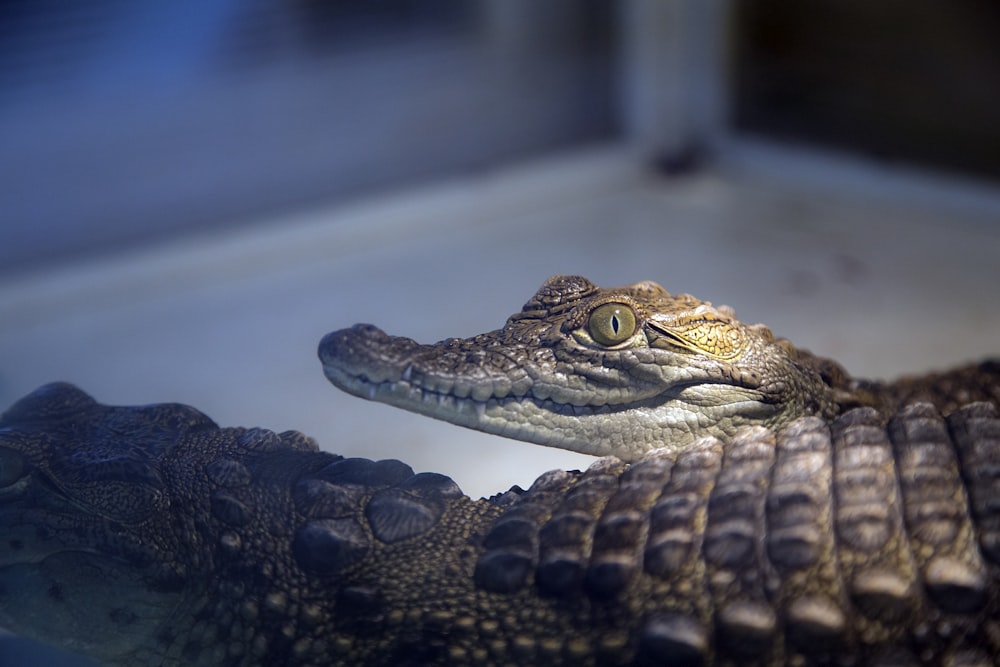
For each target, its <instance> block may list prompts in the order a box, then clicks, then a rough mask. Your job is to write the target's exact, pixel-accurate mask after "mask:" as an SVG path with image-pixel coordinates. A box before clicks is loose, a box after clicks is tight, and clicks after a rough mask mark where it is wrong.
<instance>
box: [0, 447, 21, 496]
mask: <svg viewBox="0 0 1000 667" xmlns="http://www.w3.org/2000/svg"><path fill="white" fill-rule="evenodd" d="M25 467H26V466H25V460H24V455H23V454H21V453H20V452H18V451H16V450H14V449H11V448H9V447H2V446H0V488H3V487H5V486H10V485H11V484H13V483H14V482H16V481H17V480H19V479H21V477H22V476H23V475H24V469H25Z"/></svg>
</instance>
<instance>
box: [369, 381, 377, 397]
mask: <svg viewBox="0 0 1000 667" xmlns="http://www.w3.org/2000/svg"><path fill="white" fill-rule="evenodd" d="M376 393H378V386H377V385H374V384H370V385H368V400H369V401H374V400H375V394H376Z"/></svg>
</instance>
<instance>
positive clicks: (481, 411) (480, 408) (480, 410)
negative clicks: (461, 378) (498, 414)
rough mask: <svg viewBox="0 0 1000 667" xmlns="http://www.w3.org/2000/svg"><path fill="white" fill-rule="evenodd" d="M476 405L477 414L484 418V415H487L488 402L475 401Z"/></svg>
mask: <svg viewBox="0 0 1000 667" xmlns="http://www.w3.org/2000/svg"><path fill="white" fill-rule="evenodd" d="M474 405H475V406H476V416H477V417H479V418H480V419H482V418H483V417H485V416H486V404H485V403H479V402H476V403H474Z"/></svg>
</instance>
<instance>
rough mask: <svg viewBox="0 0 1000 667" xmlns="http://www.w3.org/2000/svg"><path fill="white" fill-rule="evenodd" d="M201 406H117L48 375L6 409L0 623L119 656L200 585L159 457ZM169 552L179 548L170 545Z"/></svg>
mask: <svg viewBox="0 0 1000 667" xmlns="http://www.w3.org/2000/svg"><path fill="white" fill-rule="evenodd" d="M204 427H214V424H213V423H212V422H211V420H209V419H208V418H207V417H205V416H204V415H202V414H201V413H200V412H198V411H197V410H194V409H193V408H186V407H183V406H175V405H164V406H155V407H148V408H135V409H130V410H117V411H116V409H114V408H109V407H106V406H102V405H99V404H98V403H96V402H95V401H94V400H93V399H92V398H91V397H90V396H88V395H87V394H85V393H83V392H82V391H80V390H79V389H76V388H75V387H73V386H72V385H68V384H52V385H47V386H45V387H43V388H41V389H39V390H37V391H35V392H34V393H32V394H30V395H29V396H27V397H25V398H23V399H21V400H20V401H18V402H17V403H16V404H14V405H13V406H12V407H11V408H10V409H9V410H7V411H6V412H5V413H4V414H3V416H2V418H0V535H2V539H0V626H3V627H6V628H8V629H10V630H12V631H14V632H17V633H19V634H24V635H26V636H29V637H34V638H36V639H40V640H42V641H46V642H49V643H53V644H57V645H60V646H63V647H66V648H69V649H71V650H75V651H80V652H83V653H87V654H89V655H94V656H98V657H100V658H102V659H105V660H109V661H117V660H120V659H121V658H122V656H129V655H135V652H136V651H137V649H138V648H139V647H140V646H143V645H147V646H148V644H147V643H146V642H147V639H148V637H150V636H152V635H155V633H156V632H157V630H158V628H162V627H163V625H162V624H163V623H164V622H165V620H166V619H168V618H169V617H170V615H171V613H172V610H173V609H174V608H175V607H176V606H177V605H178V604H179V603H180V601H181V600H182V598H184V596H185V595H186V594H188V593H190V591H189V590H188V586H187V577H186V574H187V568H188V566H189V565H190V563H186V562H184V561H183V559H181V558H178V556H177V554H178V553H179V550H178V549H177V548H176V547H177V544H179V540H177V536H178V526H177V524H176V523H175V520H176V517H175V516H174V515H173V512H172V510H171V498H170V494H169V483H168V480H166V479H164V475H163V470H162V469H161V467H160V463H161V461H162V459H163V458H164V457H165V456H166V455H167V453H168V452H169V451H170V449H171V447H172V446H173V444H174V442H175V440H176V439H177V437H178V435H179V434H183V433H184V432H190V431H192V430H197V429H200V428H204ZM168 556H169V557H168Z"/></svg>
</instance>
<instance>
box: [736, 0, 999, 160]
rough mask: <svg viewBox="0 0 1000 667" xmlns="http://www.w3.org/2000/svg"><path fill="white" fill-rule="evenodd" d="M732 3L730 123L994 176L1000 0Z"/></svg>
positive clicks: (766, 0)
mask: <svg viewBox="0 0 1000 667" xmlns="http://www.w3.org/2000/svg"><path fill="white" fill-rule="evenodd" d="M736 7H737V12H736V26H737V35H738V37H737V43H736V55H735V63H736V68H735V74H736V76H735V79H734V87H735V97H734V100H735V123H734V124H735V127H736V129H737V130H738V131H747V132H755V133H762V134H766V135H770V136H772V137H774V138H776V139H779V140H798V141H807V142H815V143H818V144H821V145H826V146H830V147H833V148H837V149H841V150H850V151H858V152H860V153H862V154H865V155H870V156H873V157H877V158H879V159H883V160H887V161H894V162H917V163H922V164H926V165H932V166H935V167H940V168H945V169H949V170H954V171H956V172H962V173H966V174H971V175H978V176H986V177H989V178H992V179H996V178H998V177H1000V123H998V122H997V119H998V118H1000V42H998V40H997V35H1000V4H997V3H996V2H990V1H989V0H979V1H976V0H973V1H966V2H948V3H938V2H911V1H906V0H888V1H886V2H842V1H839V0H819V1H817V2H809V3H802V2H795V1H794V0H757V1H755V2H747V3H738V4H737V5H736Z"/></svg>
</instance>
